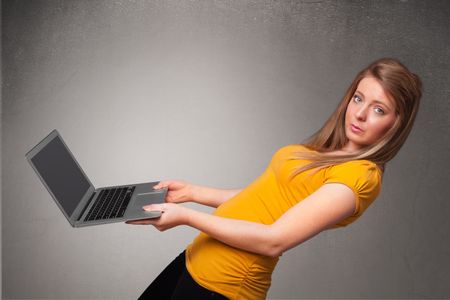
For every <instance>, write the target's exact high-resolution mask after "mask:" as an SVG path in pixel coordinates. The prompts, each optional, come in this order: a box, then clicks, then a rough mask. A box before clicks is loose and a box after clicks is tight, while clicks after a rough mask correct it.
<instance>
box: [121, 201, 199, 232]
mask: <svg viewBox="0 0 450 300" xmlns="http://www.w3.org/2000/svg"><path fill="white" fill-rule="evenodd" d="M143 209H144V210H146V211H161V217H159V218H154V219H145V220H138V221H129V222H126V223H127V224H133V225H153V226H155V228H156V229H158V230H159V231H165V230H167V229H170V228H173V227H175V226H179V225H186V224H188V220H189V214H190V212H192V210H191V209H189V208H186V207H183V206H181V205H177V204H174V203H162V204H151V205H147V206H144V207H143Z"/></svg>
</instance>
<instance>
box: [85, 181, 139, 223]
mask: <svg viewBox="0 0 450 300" xmlns="http://www.w3.org/2000/svg"><path fill="white" fill-rule="evenodd" d="M134 188H135V187H134V186H131V187H120V188H111V189H104V190H102V191H101V192H100V195H98V197H97V200H95V203H94V205H92V207H91V209H90V211H89V213H88V215H87V217H86V218H85V221H93V220H104V219H114V218H121V217H123V215H124V214H125V210H126V209H127V206H128V203H129V202H130V199H131V195H132V194H133V191H134Z"/></svg>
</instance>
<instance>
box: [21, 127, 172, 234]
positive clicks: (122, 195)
mask: <svg viewBox="0 0 450 300" xmlns="http://www.w3.org/2000/svg"><path fill="white" fill-rule="evenodd" d="M25 156H26V158H27V160H28V162H29V163H30V164H31V166H32V167H33V169H34V171H35V172H36V174H37V175H38V177H39V178H40V179H41V181H42V183H43V184H44V186H45V187H46V188H47V190H48V191H49V193H50V195H51V196H52V197H53V199H54V200H55V202H56V204H57V205H58V207H59V208H60V209H61V211H62V212H63V213H64V215H65V216H66V218H67V220H68V221H69V223H70V225H72V226H73V227H83V226H90V225H99V224H106V223H114V222H125V221H131V220H142V219H149V218H157V217H160V216H161V212H159V211H152V212H146V211H144V210H143V208H142V207H143V206H144V205H148V204H152V203H162V202H164V199H165V196H166V193H167V189H160V190H154V189H153V186H154V185H156V184H157V183H158V182H147V183H139V184H132V185H120V186H112V187H103V188H99V189H96V188H95V187H94V186H93V185H92V183H91V181H90V180H89V178H88V177H87V176H86V174H85V173H84V172H83V170H82V169H81V167H80V165H79V164H78V162H77V161H76V160H75V157H74V156H73V154H72V153H71V152H70V150H69V148H68V147H67V145H66V144H65V143H64V141H63V139H62V137H61V135H60V134H59V133H58V131H56V130H53V131H52V132H51V133H50V134H49V135H48V136H47V137H45V138H44V139H43V140H42V141H41V142H39V144H37V145H36V146H35V147H34V148H33V149H31V150H30V151H29V152H28V153H27V154H26V155H25Z"/></svg>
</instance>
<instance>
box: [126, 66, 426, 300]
mask: <svg viewBox="0 0 450 300" xmlns="http://www.w3.org/2000/svg"><path fill="white" fill-rule="evenodd" d="M420 97H421V81H420V79H419V77H418V76H417V75H415V74H414V73H411V72H410V71H409V70H408V69H407V68H406V67H405V66H404V65H402V64H401V63H400V62H399V61H397V60H395V59H390V58H384V59H380V60H377V61H375V62H374V63H372V64H370V65H369V66H368V67H367V68H365V69H364V70H362V71H361V72H360V73H359V74H358V75H357V76H356V78H355V79H354V81H353V83H352V84H351V85H350V87H349V88H348V90H347V93H346V94H345V96H344V98H343V100H342V101H341V103H340V104H339V106H338V107H337V109H336V111H335V112H334V113H333V114H332V115H331V117H330V118H329V119H328V121H327V122H326V123H325V125H324V126H323V127H322V129H320V130H319V131H318V132H317V133H316V134H315V135H313V136H312V137H311V138H310V139H309V140H308V141H306V142H305V143H303V144H301V145H289V146H286V147H283V148H281V149H280V150H278V151H277V152H276V153H275V154H274V156H273V158H272V160H271V162H270V164H269V166H268V168H267V170H266V171H265V172H264V173H263V174H262V175H261V176H260V177H259V178H257V179H256V180H255V181H254V182H253V183H251V184H250V185H249V186H248V187H246V188H245V189H242V190H240V189H238V190H221V189H213V188H208V187H203V186H197V185H193V184H190V183H186V182H182V181H163V182H160V183H159V184H158V185H157V186H155V188H163V187H167V188H168V194H167V199H166V203H163V204H157V205H149V206H146V207H144V209H146V210H148V211H153V210H159V211H162V212H163V213H162V215H161V217H160V218H158V219H151V220H143V221H136V222H132V223H133V224H151V225H153V226H155V227H156V228H157V229H158V230H161V231H164V230H166V229H169V228H172V227H174V226H178V225H188V226H191V227H194V228H196V229H198V230H200V231H201V233H200V234H199V235H198V236H197V238H196V239H195V240H194V241H193V242H192V244H190V245H189V246H188V247H187V249H186V250H185V252H183V253H182V254H180V256H179V257H178V258H176V259H175V260H174V261H173V262H172V263H171V264H170V265H169V266H168V267H167V268H166V269H165V270H164V271H163V272H162V273H161V275H159V276H158V277H157V278H156V279H155V281H154V282H153V283H152V284H151V285H150V286H149V287H148V288H147V290H146V291H145V292H144V293H143V294H142V296H141V298H140V299H247V300H251V299H264V298H265V297H266V294H267V291H268V289H269V287H270V283H271V274H272V272H273V270H274V268H275V265H276V264H277V262H278V258H279V256H281V254H282V253H283V252H284V251H286V250H288V249H291V248H293V247H295V246H297V245H299V244H301V243H303V242H304V241H306V240H308V239H310V238H311V237H313V236H315V235H316V234H318V233H320V232H321V231H323V230H326V229H329V228H335V227H342V226H346V225H348V224H350V223H352V222H354V221H355V220H356V219H358V218H359V217H360V216H361V215H362V213H363V212H364V211H365V210H366V208H367V207H368V206H369V205H370V204H371V203H372V202H373V201H374V199H375V198H376V197H377V195H378V194H379V192H380V188H381V178H382V174H383V170H384V167H385V164H386V163H387V162H388V161H389V160H391V159H392V158H393V157H394V156H395V154H396V153H397V152H398V151H399V149H400V147H401V146H402V145H403V143H404V142H405V140H406V138H407V136H408V134H409V132H410V131H411V128H412V126H413V122H414V119H415V116H416V113H417V109H418V107H419V101H420ZM187 201H193V202H196V203H199V204H203V205H208V206H212V207H216V208H217V209H216V210H215V212H214V213H213V214H207V213H202V212H198V211H195V210H192V209H189V208H186V207H184V206H180V205H178V204H177V203H182V202H187Z"/></svg>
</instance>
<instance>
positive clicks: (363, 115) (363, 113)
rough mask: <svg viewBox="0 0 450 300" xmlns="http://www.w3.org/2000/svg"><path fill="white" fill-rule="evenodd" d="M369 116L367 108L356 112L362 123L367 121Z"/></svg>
mask: <svg viewBox="0 0 450 300" xmlns="http://www.w3.org/2000/svg"><path fill="white" fill-rule="evenodd" d="M366 116H367V108H366V107H365V106H363V107H361V108H360V109H358V110H357V111H356V118H358V120H361V121H365V120H366Z"/></svg>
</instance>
